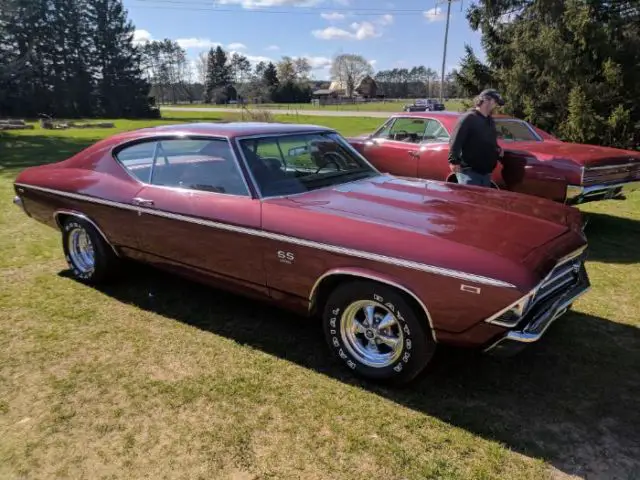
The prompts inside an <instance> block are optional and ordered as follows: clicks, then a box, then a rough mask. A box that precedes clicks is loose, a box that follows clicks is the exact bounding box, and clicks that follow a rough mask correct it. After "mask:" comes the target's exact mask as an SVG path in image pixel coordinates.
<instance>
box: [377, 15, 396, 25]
mask: <svg viewBox="0 0 640 480" xmlns="http://www.w3.org/2000/svg"><path fill="white" fill-rule="evenodd" d="M378 23H379V24H380V25H391V24H392V23H393V15H391V14H389V13H387V14H386V15H382V16H381V17H380V18H379V19H378Z"/></svg>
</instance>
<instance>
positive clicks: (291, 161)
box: [239, 132, 379, 197]
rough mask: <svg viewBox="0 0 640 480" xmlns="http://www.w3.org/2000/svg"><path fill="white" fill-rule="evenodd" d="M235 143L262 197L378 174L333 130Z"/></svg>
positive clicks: (299, 191)
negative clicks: (237, 144)
mask: <svg viewBox="0 0 640 480" xmlns="http://www.w3.org/2000/svg"><path fill="white" fill-rule="evenodd" d="M239 145H240V148H241V150H242V153H243V155H244V157H245V159H246V161H247V164H248V166H249V169H250V170H251V173H252V175H253V178H254V179H255V181H256V183H257V184H258V188H259V189H260V193H261V194H262V196H264V197H268V196H276V195H291V194H295V193H302V192H308V191H311V190H316V189H318V188H323V187H328V186H333V185H340V184H343V183H346V182H351V181H354V180H360V179H363V178H368V177H372V176H375V175H378V174H379V173H378V172H377V171H376V170H375V169H374V168H373V167H372V166H371V165H370V164H369V163H367V162H366V160H364V159H363V158H362V157H361V156H360V155H359V154H358V153H357V152H356V151H355V150H354V149H353V147H351V146H350V145H349V144H348V143H347V141H346V140H345V139H343V138H342V137H341V136H340V135H339V134H337V133H334V132H322V133H306V134H290V135H287V134H284V135H279V136H273V137H257V138H247V139H241V140H240V141H239Z"/></svg>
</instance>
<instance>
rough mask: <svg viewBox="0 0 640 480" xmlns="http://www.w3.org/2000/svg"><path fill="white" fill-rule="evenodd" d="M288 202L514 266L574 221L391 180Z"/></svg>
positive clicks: (502, 197)
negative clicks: (454, 246) (458, 247)
mask: <svg viewBox="0 0 640 480" xmlns="http://www.w3.org/2000/svg"><path fill="white" fill-rule="evenodd" d="M289 199H290V200H291V201H293V202H295V203H297V204H298V205H299V206H301V207H304V208H307V209H312V210H316V211H331V212H333V213H335V212H340V214H341V215H343V216H349V217H354V218H357V219H359V220H365V221H373V222H376V223H382V224H385V225H389V226H391V227H394V228H396V229H400V230H408V231H412V232H416V233H421V234H426V235H429V236H436V237H440V238H443V239H446V240H449V241H452V242H455V243H458V244H464V245H467V246H469V247H473V248H477V249H482V250H485V251H489V252H491V253H492V254H496V255H499V256H502V257H505V258H508V259H510V260H516V261H524V259H525V257H526V256H527V255H528V254H529V253H530V252H531V251H532V250H534V249H536V248H538V247H540V246H541V245H543V244H545V243H547V242H550V241H551V240H553V239H554V238H557V237H558V236H560V235H562V234H564V233H565V232H567V231H568V230H569V225H570V224H572V222H574V221H575V216H572V217H571V218H570V215H573V212H572V210H571V209H570V208H569V207H565V206H563V205H559V204H556V203H554V202H551V201H549V200H545V199H542V198H537V197H533V196H525V195H518V194H513V193H511V192H499V191H495V190H491V189H487V188H480V187H468V186H461V185H456V184H451V183H443V182H435V181H428V180H413V179H403V178H397V177H392V176H389V175H381V176H378V177H376V178H374V179H368V180H362V181H358V182H353V183H349V184H345V185H341V186H337V187H334V188H327V189H322V190H318V191H314V192H309V193H305V194H303V195H297V196H295V197H290V198H289ZM578 221H579V220H578Z"/></svg>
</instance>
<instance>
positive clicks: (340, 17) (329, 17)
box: [320, 12, 347, 22]
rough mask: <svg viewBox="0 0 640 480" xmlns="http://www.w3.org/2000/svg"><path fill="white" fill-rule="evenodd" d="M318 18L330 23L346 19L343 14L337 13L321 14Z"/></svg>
mask: <svg viewBox="0 0 640 480" xmlns="http://www.w3.org/2000/svg"><path fill="white" fill-rule="evenodd" d="M320 16H321V17H322V18H324V19H325V20H329V21H330V22H338V21H340V20H344V19H345V18H346V17H347V16H346V15H345V14H344V13H338V12H331V13H321V14H320Z"/></svg>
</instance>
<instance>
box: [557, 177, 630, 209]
mask: <svg viewBox="0 0 640 480" xmlns="http://www.w3.org/2000/svg"><path fill="white" fill-rule="evenodd" d="M635 190H640V180H636V181H632V182H623V183H611V184H600V185H590V186H588V187H582V186H577V185H569V186H568V187H567V200H566V203H567V204H569V205H578V204H580V203H585V202H587V201H590V200H607V199H609V198H615V197H618V196H620V195H624V194H627V193H630V192H633V191H635Z"/></svg>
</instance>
